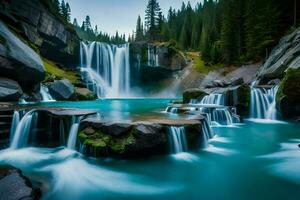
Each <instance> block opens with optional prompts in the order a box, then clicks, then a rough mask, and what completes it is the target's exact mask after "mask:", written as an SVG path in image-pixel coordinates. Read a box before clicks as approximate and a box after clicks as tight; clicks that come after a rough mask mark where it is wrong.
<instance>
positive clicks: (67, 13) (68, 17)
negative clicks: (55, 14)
mask: <svg viewBox="0 0 300 200" xmlns="http://www.w3.org/2000/svg"><path fill="white" fill-rule="evenodd" d="M65 19H66V21H67V22H71V8H70V5H69V3H66V9H65Z"/></svg>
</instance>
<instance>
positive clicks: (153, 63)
mask: <svg viewBox="0 0 300 200" xmlns="http://www.w3.org/2000/svg"><path fill="white" fill-rule="evenodd" d="M147 56H148V66H149V67H159V63H158V53H157V49H156V47H155V46H151V45H148V51H147Z"/></svg>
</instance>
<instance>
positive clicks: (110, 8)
mask: <svg viewBox="0 0 300 200" xmlns="http://www.w3.org/2000/svg"><path fill="white" fill-rule="evenodd" d="M65 1H66V2H69V4H70V6H71V10H72V18H74V17H75V18H77V20H78V23H80V24H81V23H82V21H83V19H84V18H85V16H86V15H87V14H89V15H90V17H91V21H92V25H93V26H94V25H96V24H97V25H98V29H99V30H101V31H104V32H107V33H110V34H114V33H115V32H116V30H119V32H120V33H125V34H126V35H128V34H129V33H132V30H134V28H135V24H136V20H137V17H138V15H139V14H141V16H142V17H143V18H144V12H145V8H146V5H147V2H148V0H65ZM158 1H159V4H160V6H161V8H162V10H163V12H164V13H167V11H168V9H169V8H170V6H172V7H173V8H176V9H178V8H180V7H181V4H182V2H183V1H184V2H188V0H158ZM189 1H190V2H191V4H192V6H195V5H196V3H197V2H200V1H202V0H189ZM72 20H73V19H72Z"/></svg>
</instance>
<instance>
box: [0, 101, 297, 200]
mask: <svg viewBox="0 0 300 200" xmlns="http://www.w3.org/2000/svg"><path fill="white" fill-rule="evenodd" d="M116 102H117V103H118V104H120V105H119V106H115V104H116ZM137 102H139V103H137ZM147 102H148V103H147ZM168 102H169V100H126V101H125V100H105V101H102V102H101V103H100V104H101V105H98V107H97V106H96V105H97V102H93V103H91V104H90V105H85V104H84V103H67V104H68V105H70V107H74V106H76V105H77V106H79V107H85V108H92V107H97V109H101V110H102V111H104V110H106V111H107V113H108V114H109V113H110V111H109V110H110V109H112V108H114V109H116V110H117V111H116V112H119V114H120V113H122V112H128V113H129V114H128V115H129V116H132V115H135V114H141V113H142V112H145V111H149V112H159V111H160V110H164V108H165V107H166V104H167V103H168ZM63 104H65V105H66V103H58V104H56V106H63ZM92 104H94V105H92ZM49 105H50V104H49ZM84 105H85V106H84ZM52 106H53V104H52ZM77 106H76V107H77ZM140 110H142V111H140ZM152 110H156V111H152ZM123 116H126V115H123ZM213 130H214V132H215V133H216V136H215V137H214V138H213V139H211V140H210V142H209V144H208V145H207V148H205V149H202V150H200V149H199V150H198V151H197V152H190V153H180V154H176V155H166V156H159V157H151V158H145V159H142V160H136V161H122V160H113V159H91V158H86V157H83V156H82V155H80V154H79V153H77V152H75V151H71V150H69V149H66V148H56V149H41V148H25V149H21V150H13V151H12V150H4V151H2V152H0V164H1V165H6V164H10V165H13V166H15V167H18V168H20V169H22V170H23V171H24V173H25V174H26V175H27V176H28V177H31V178H32V179H34V180H35V181H38V182H41V183H43V186H44V187H43V188H44V190H43V199H47V200H48V199H50V200H79V199H91V200H96V199H128V200H129V199H166V200H168V199H170V200H171V199H172V200H174V199H175V200H177V199H178V200H181V199H182V200H185V199H205V200H209V199H217V200H218V199H222V200H241V199H243V200H244V199H245V200H253V199H255V200H266V199H272V200H274V199H275V200H277V199H278V200H279V199H299V196H300V173H299V166H300V149H299V148H298V147H297V145H298V144H299V143H300V126H299V125H295V124H288V123H273V124H271V123H254V122H247V121H246V122H245V124H239V125H236V126H235V127H214V128H213Z"/></svg>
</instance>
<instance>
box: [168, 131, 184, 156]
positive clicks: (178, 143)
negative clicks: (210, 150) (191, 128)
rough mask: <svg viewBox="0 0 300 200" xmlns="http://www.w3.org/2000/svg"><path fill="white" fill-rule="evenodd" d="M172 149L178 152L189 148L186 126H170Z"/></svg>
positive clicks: (173, 151) (175, 152)
mask: <svg viewBox="0 0 300 200" xmlns="http://www.w3.org/2000/svg"><path fill="white" fill-rule="evenodd" d="M169 134H170V149H171V151H172V153H174V154H177V153H181V152H184V151H187V150H188V146H187V140H186V135H185V128H184V127H183V126H182V127H176V126H171V127H169Z"/></svg>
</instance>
